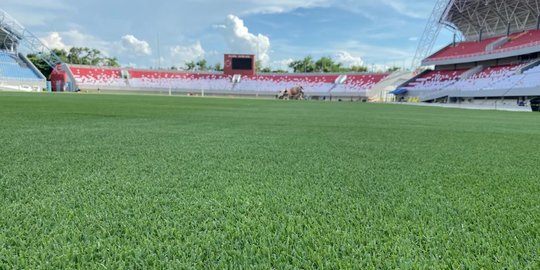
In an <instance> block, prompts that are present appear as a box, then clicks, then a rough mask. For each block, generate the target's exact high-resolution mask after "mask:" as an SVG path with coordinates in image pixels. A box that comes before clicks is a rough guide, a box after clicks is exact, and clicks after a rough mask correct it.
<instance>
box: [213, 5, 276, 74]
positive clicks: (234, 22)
mask: <svg viewBox="0 0 540 270" xmlns="http://www.w3.org/2000/svg"><path fill="white" fill-rule="evenodd" d="M216 28H217V29H220V30H221V32H222V34H223V36H224V38H225V41H226V42H227V45H228V46H229V49H231V50H232V51H231V52H230V53H252V54H256V55H257V58H258V60H260V61H261V62H262V63H263V64H268V63H269V61H270V56H269V55H268V52H269V50H270V38H268V37H267V36H265V35H263V34H258V35H255V34H253V33H250V32H249V29H248V28H247V27H246V26H245V25H244V21H243V20H242V19H240V18H238V17H237V16H235V15H229V16H227V19H226V20H225V22H224V24H221V25H217V26H216Z"/></svg>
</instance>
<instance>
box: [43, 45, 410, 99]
mask: <svg viewBox="0 0 540 270" xmlns="http://www.w3.org/2000/svg"><path fill="white" fill-rule="evenodd" d="M234 56H238V57H250V59H251V60H250V61H252V62H253V63H255V55H234ZM230 57H231V55H225V57H224V63H225V70H224V71H223V72H186V71H172V70H146V69H131V68H108V67H97V66H81V65H67V69H64V68H57V69H56V70H55V71H54V72H53V73H52V74H51V81H52V86H53V89H54V90H59V91H61V90H62V88H61V86H62V85H64V82H65V81H66V80H68V78H70V77H73V78H74V81H75V87H76V88H77V89H79V90H81V91H126V92H165V93H166V92H169V93H174V94H193V95H229V96H259V97H275V96H276V95H277V94H278V93H279V92H280V91H282V90H284V89H289V88H292V87H296V86H302V87H303V88H304V90H305V93H306V94H307V96H308V97H309V98H311V99H326V98H336V99H341V98H343V99H352V100H363V101H368V100H371V101H374V100H377V101H382V100H386V99H388V98H391V96H388V92H389V90H391V89H395V87H396V86H397V85H399V84H400V83H402V82H404V81H406V80H407V79H408V78H410V73H408V72H395V73H353V74H349V73H343V74H328V73H324V74H313V73H309V74H298V73H290V74H289V73H257V72H256V70H255V69H256V67H255V65H254V64H253V65H250V66H249V67H248V68H247V69H240V70H234V69H232V67H229V68H227V63H231V60H230V59H228V58H230Z"/></svg>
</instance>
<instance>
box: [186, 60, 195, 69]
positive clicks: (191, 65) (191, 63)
mask: <svg viewBox="0 0 540 270" xmlns="http://www.w3.org/2000/svg"><path fill="white" fill-rule="evenodd" d="M196 66H197V64H195V62H193V61H189V62H186V63H185V67H184V70H187V71H192V70H195V67H196Z"/></svg>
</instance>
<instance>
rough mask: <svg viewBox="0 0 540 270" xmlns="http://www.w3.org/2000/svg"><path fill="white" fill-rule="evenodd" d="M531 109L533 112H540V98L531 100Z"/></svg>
mask: <svg viewBox="0 0 540 270" xmlns="http://www.w3.org/2000/svg"><path fill="white" fill-rule="evenodd" d="M531 108H532V111H533V112H540V98H535V99H532V100H531Z"/></svg>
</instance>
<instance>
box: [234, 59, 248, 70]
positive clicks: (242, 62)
mask: <svg viewBox="0 0 540 270" xmlns="http://www.w3.org/2000/svg"><path fill="white" fill-rule="evenodd" d="M232 69H233V70H252V69H253V59H251V58H233V59H232Z"/></svg>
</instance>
